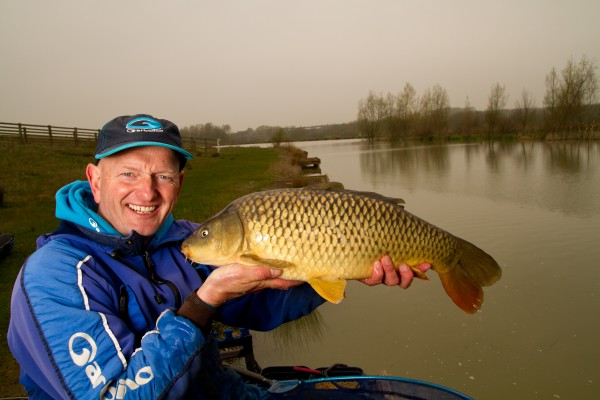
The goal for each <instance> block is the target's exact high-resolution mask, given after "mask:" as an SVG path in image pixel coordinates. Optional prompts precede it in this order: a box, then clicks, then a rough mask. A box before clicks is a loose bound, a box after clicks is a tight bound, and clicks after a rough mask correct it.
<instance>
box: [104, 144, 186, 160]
mask: <svg viewBox="0 0 600 400" xmlns="http://www.w3.org/2000/svg"><path fill="white" fill-rule="evenodd" d="M141 146H158V147H166V148H167V149H171V150H175V151H176V152H178V153H179V154H182V155H183V156H184V157H185V159H186V160H191V159H192V158H194V156H192V154H191V153H189V152H187V151H185V150H184V149H182V148H181V147H177V146H172V145H170V144H166V143H159V142H133V143H126V144H123V145H121V146H116V147H113V148H110V149H106V150H105V151H103V152H102V153H98V154H96V156H95V157H96V159H97V160H100V159H101V158H104V157H108V156H110V155H113V154H115V153H118V152H119V151H123V150H126V149H130V148H132V147H141Z"/></svg>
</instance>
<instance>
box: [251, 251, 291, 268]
mask: <svg viewBox="0 0 600 400" xmlns="http://www.w3.org/2000/svg"><path fill="white" fill-rule="evenodd" d="M239 261H240V263H241V264H244V265H252V266H255V265H264V266H267V267H271V268H277V269H286V268H292V267H295V266H296V265H295V264H293V263H291V262H288V261H284V260H274V259H268V258H260V257H259V256H257V255H256V254H254V253H245V254H242V255H241V256H240V260H239Z"/></svg>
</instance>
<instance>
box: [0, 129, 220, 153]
mask: <svg viewBox="0 0 600 400" xmlns="http://www.w3.org/2000/svg"><path fill="white" fill-rule="evenodd" d="M99 133H100V129H87V128H69V127H64V126H51V125H33V124H21V123H11V122H0V140H2V139H13V140H19V141H21V142H23V143H29V142H50V143H54V142H72V143H76V144H77V143H79V142H88V143H89V142H92V143H96V140H97V139H98V134H99ZM181 139H182V142H183V146H184V147H185V148H187V149H190V150H192V151H197V152H201V151H203V152H205V153H207V152H209V151H215V152H218V151H219V139H209V138H192V137H182V138H181Z"/></svg>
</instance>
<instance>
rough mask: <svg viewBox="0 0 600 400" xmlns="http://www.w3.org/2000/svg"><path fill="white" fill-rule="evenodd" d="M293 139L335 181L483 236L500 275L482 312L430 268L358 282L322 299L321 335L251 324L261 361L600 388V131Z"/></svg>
mask: <svg viewBox="0 0 600 400" xmlns="http://www.w3.org/2000/svg"><path fill="white" fill-rule="evenodd" d="M297 146H299V147H301V148H303V149H304V150H306V151H308V153H309V156H310V157H320V158H321V160H322V164H321V167H322V171H323V173H326V174H328V175H329V177H330V179H331V180H333V181H339V182H342V183H344V185H345V186H346V187H347V188H349V189H355V190H364V191H376V192H379V193H382V194H385V195H389V196H392V197H401V198H403V199H404V200H405V201H406V209H407V210H408V211H410V212H411V213H413V214H415V215H417V216H419V217H421V218H423V219H425V220H427V221H428V222H430V223H433V224H435V225H437V226H440V227H442V228H444V229H446V230H448V231H450V232H451V233H453V234H455V235H457V236H460V237H462V238H464V239H466V240H469V241H471V242H473V243H475V244H477V245H478V246H479V247H481V248H483V249H484V250H485V251H486V252H488V253H489V254H491V255H492V256H493V257H494V258H495V259H496V260H497V261H498V263H499V264H500V266H501V267H502V269H503V277H502V279H501V280H500V281H499V282H498V283H496V284H495V285H493V286H492V287H489V288H486V289H485V301H484V303H483V307H482V310H481V311H480V312H478V313H476V314H474V315H468V314H465V313H464V312H462V311H461V310H460V309H458V307H456V306H455V305H454V304H453V303H452V301H451V300H450V299H449V298H448V297H447V296H446V294H445V292H444V290H443V289H442V287H441V284H440V282H439V279H438V278H437V274H436V273H435V272H432V271H430V272H429V273H428V276H429V278H430V280H429V281H428V282H426V281H415V282H414V283H413V285H412V287H411V288H409V289H408V290H402V289H399V288H390V287H385V286H378V287H367V286H365V285H363V284H360V283H358V282H351V283H350V284H349V287H348V289H347V293H346V294H347V298H346V299H345V300H344V301H343V302H342V303H341V304H339V305H332V304H326V305H324V306H323V307H321V308H320V310H321V311H320V313H321V316H322V320H323V322H322V324H321V330H322V332H321V335H319V334H318V332H312V331H310V330H306V329H300V330H298V331H297V332H298V333H299V335H300V337H298V338H295V339H294V338H293V339H292V341H291V342H290V341H289V340H288V341H287V342H284V343H283V344H282V339H281V337H282V335H281V334H277V333H267V334H263V333H256V334H255V335H254V336H255V354H256V357H257V360H258V361H259V363H261V365H263V366H268V365H306V366H309V367H313V368H315V367H322V366H329V365H331V364H333V363H336V362H340V363H345V364H348V365H352V366H359V367H361V368H363V369H364V370H365V373H368V374H388V375H395V376H402V377H408V378H413V379H420V380H426V381H430V382H433V383H437V384H440V385H444V386H447V387H451V388H454V389H456V390H458V391H461V392H463V393H465V394H468V395H470V396H473V397H474V398H477V399H490V400H492V399H597V398H600V263H599V260H600V143H597V142H523V143H520V142H515V143H482V144H451V145H409V146H402V145H394V146H392V145H390V144H384V143H378V144H376V145H368V144H367V143H365V142H362V141H357V140H350V141H335V142H307V143H298V144H297Z"/></svg>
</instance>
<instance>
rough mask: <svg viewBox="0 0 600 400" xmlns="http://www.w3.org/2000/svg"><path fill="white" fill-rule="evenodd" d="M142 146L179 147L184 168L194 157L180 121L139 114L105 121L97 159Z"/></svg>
mask: <svg viewBox="0 0 600 400" xmlns="http://www.w3.org/2000/svg"><path fill="white" fill-rule="evenodd" d="M139 146H160V147H166V148H168V149H171V150H174V151H176V152H177V154H178V155H179V156H180V157H179V158H180V159H181V160H182V162H181V167H182V168H183V165H185V162H186V161H187V160H191V159H192V158H193V156H192V155H191V154H190V153H189V152H187V151H186V150H184V149H183V146H182V144H181V135H180V134H179V128H177V125H175V124H174V123H172V122H171V121H168V120H166V119H157V118H154V117H152V116H150V115H147V114H137V115H125V116H121V117H117V118H115V119H113V120H112V121H109V122H108V123H106V125H104V127H103V128H102V130H100V134H99V135H98V142H97V144H96V159H98V160H100V159H102V158H104V157H108V156H110V155H112V154H115V153H117V152H119V151H122V150H125V149H130V148H132V147H139Z"/></svg>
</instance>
